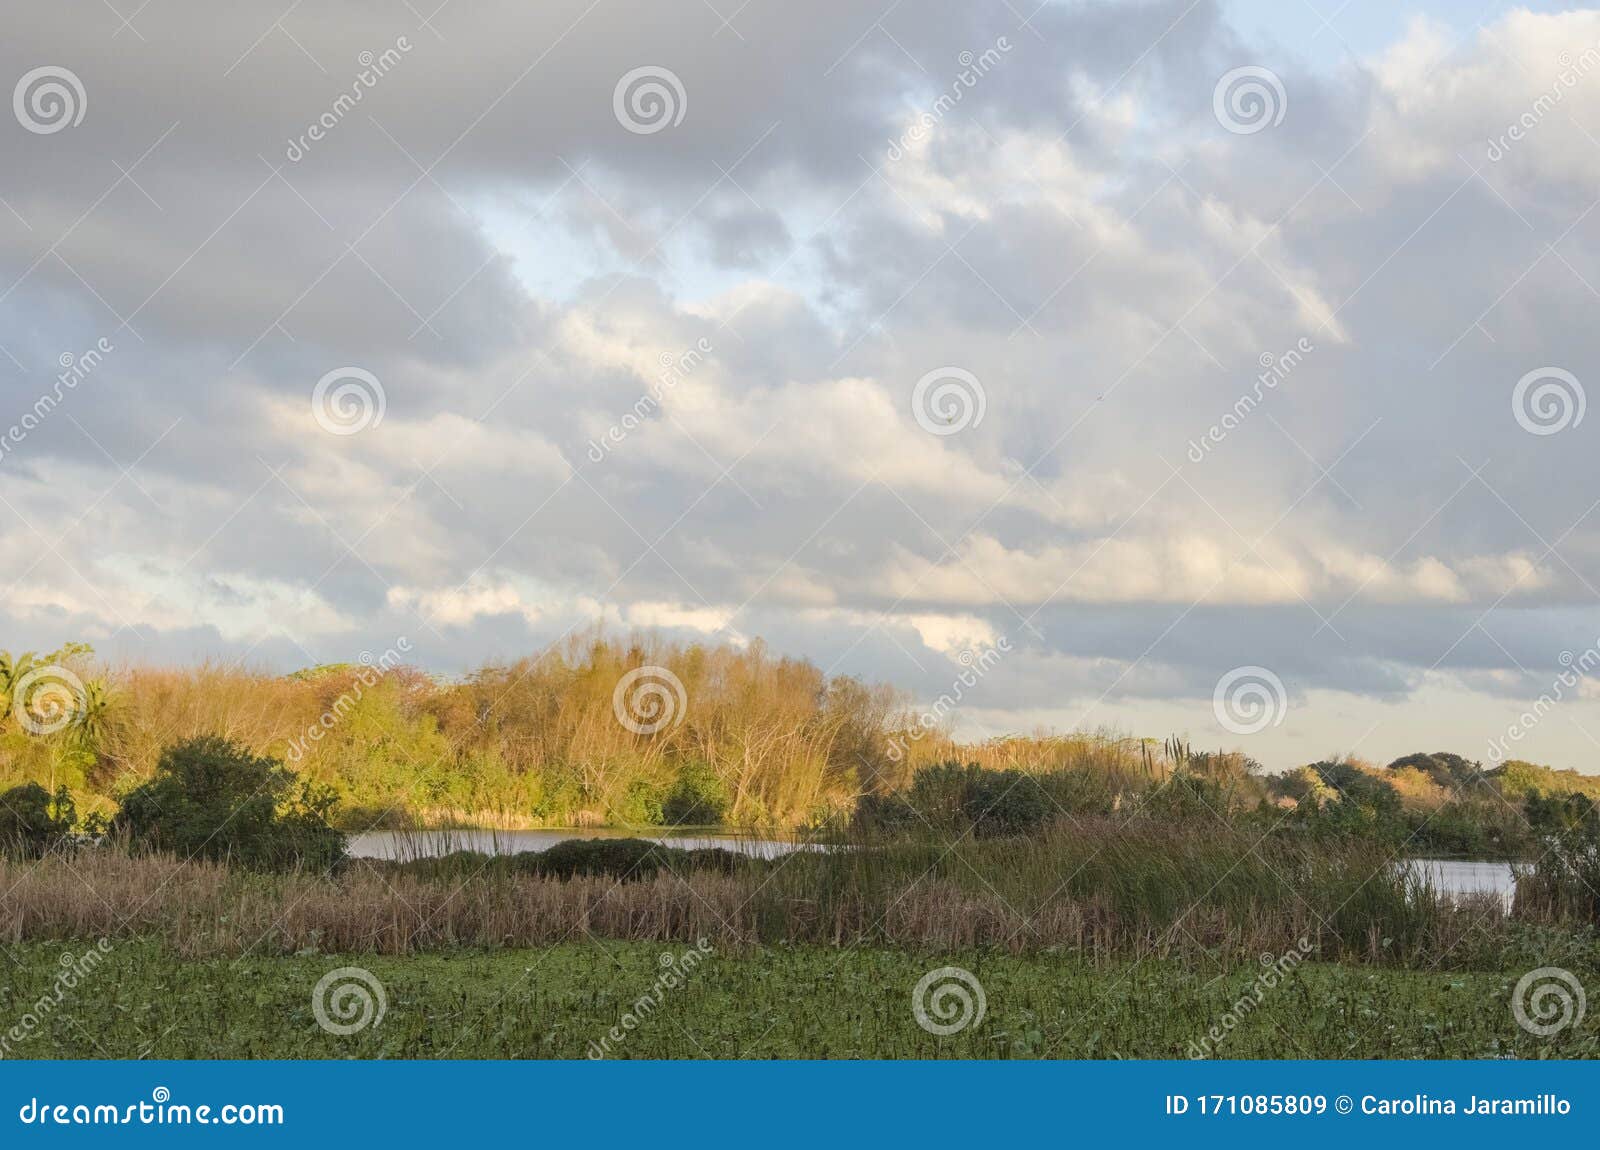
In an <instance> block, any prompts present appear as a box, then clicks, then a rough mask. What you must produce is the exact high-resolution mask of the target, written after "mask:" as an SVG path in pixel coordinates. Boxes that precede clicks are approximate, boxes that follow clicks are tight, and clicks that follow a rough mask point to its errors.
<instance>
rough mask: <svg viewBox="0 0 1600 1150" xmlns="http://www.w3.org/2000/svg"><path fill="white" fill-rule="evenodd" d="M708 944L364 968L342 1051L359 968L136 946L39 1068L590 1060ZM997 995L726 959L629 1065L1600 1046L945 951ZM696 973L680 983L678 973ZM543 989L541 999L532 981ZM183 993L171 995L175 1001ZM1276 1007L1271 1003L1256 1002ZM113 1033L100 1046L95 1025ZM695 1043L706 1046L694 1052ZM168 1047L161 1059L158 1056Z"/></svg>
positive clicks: (1413, 978)
mask: <svg viewBox="0 0 1600 1150" xmlns="http://www.w3.org/2000/svg"><path fill="white" fill-rule="evenodd" d="M691 946H692V944H679V945H677V946H674V947H670V948H668V947H666V946H663V944H662V943H660V942H654V941H641V942H633V943H627V942H621V943H619V942H607V943H605V944H604V946H603V949H602V947H601V946H600V945H597V944H595V943H590V942H584V941H569V942H566V943H563V944H560V945H552V946H545V947H541V948H538V949H523V950H498V951H473V950H468V951H455V952H451V953H446V954H437V955H409V956H404V957H396V956H393V955H384V954H362V955H360V956H359V958H358V959H352V960H351V961H353V962H354V964H355V965H359V966H361V967H363V968H364V969H367V970H370V971H371V973H372V975H373V977H375V978H376V979H377V980H378V981H379V982H380V983H381V984H382V985H383V986H384V987H385V988H386V992H387V994H386V997H387V1010H386V1012H385V1014H384V1016H383V1020H382V1023H381V1024H380V1025H372V1026H366V1027H364V1028H362V1029H360V1030H358V1031H357V1032H356V1033H353V1034H343V1035H340V1034H330V1033H328V1032H327V1031H326V1030H325V1029H323V1028H322V1027H319V1026H317V1025H316V1023H315V1020H314V1018H313V1014H312V1001H311V998H310V996H309V995H308V993H307V987H309V986H312V985H314V984H315V983H316V981H317V980H318V979H319V978H320V977H321V976H322V975H324V974H325V973H326V972H327V971H328V969H329V968H330V967H332V966H334V965H336V964H338V963H342V962H344V961H346V960H345V959H344V958H342V957H340V958H337V959H336V958H335V957H334V956H332V955H326V954H322V953H317V952H313V953H307V954H301V955H292V954H285V955H263V954H260V953H254V954H251V955H248V956H246V957H243V958H239V959H233V958H219V959H211V960H200V959H194V958H185V957H183V956H182V955H180V954H179V953H178V952H176V951H174V950H172V949H169V948H165V947H162V946H161V945H160V944H158V943H156V942H153V941H148V940H140V941H130V942H126V943H123V944H121V945H119V947H118V950H117V957H116V974H115V976H114V977H113V976H110V975H109V974H106V975H103V976H101V975H97V976H93V977H89V978H86V979H84V980H82V983H81V984H80V985H79V987H78V988H77V989H76V990H74V992H73V1004H74V1009H73V1010H71V1011H54V1012H51V1013H49V1014H47V1015H44V1016H42V1017H41V1020H40V1026H39V1027H38V1029H37V1030H36V1031H34V1032H32V1033H31V1034H30V1035H29V1037H28V1038H27V1040H26V1042H25V1043H19V1044H18V1045H17V1047H16V1052H15V1053H16V1056H17V1057H25V1058H40V1059H46V1058H48V1059H57V1058H79V1059H84V1058H104V1057H113V1058H130V1059H131V1058H137V1057H140V1056H143V1055H146V1054H150V1055H153V1056H155V1057H160V1058H292V1059H319V1058H352V1057H353V1058H366V1059H375V1058H440V1057H451V1058H569V1059H571V1058H584V1057H586V1055H587V1054H588V1053H589V1044H590V1043H591V1042H592V1041H593V1040H594V1039H595V1038H597V1037H600V1036H603V1035H605V1034H606V1033H607V1032H608V1031H610V1030H611V1028H613V1027H615V1026H617V1025H618V1022H619V1019H620V1018H621V1017H622V1016H623V1015H624V1014H625V1013H627V1012H628V1011H629V1010H630V1009H631V1008H632V1007H633V1006H634V1004H635V1003H636V1002H637V1000H638V998H639V995H640V992H641V990H642V989H643V988H647V987H650V986H652V985H653V984H654V983H655V981H656V979H657V978H658V977H659V976H660V974H661V971H662V966H661V958H662V956H663V955H664V954H671V955H674V956H678V955H681V954H683V953H684V952H685V951H687V950H688V949H690V947H691ZM11 949H12V951H13V954H14V958H15V959H16V962H17V965H16V966H14V967H10V968H9V973H8V975H7V977H6V979H5V984H4V985H3V986H0V1013H4V1014H6V1015H8V1016H12V1017H15V1016H18V1015H20V1014H21V1013H22V1012H23V1011H24V1010H25V1009H26V1007H27V1004H29V1003H31V1002H34V1001H36V1000H37V999H38V998H39V997H40V996H41V995H44V994H48V993H49V992H50V990H51V987H52V985H53V984H54V982H55V980H56V979H57V978H58V977H59V973H60V966H59V964H58V962H57V959H58V958H59V957H60V954H61V949H62V948H61V945H60V944H58V943H51V944H40V943H23V944H20V945H13V946H12V947H11ZM940 961H941V962H945V963H948V964H949V965H952V966H958V967H961V968H962V969H965V970H969V971H971V972H972V974H973V975H974V976H975V977H976V978H977V979H978V981H979V982H980V984H981V985H982V986H983V988H984V990H985V997H986V1000H987V1001H986V1013H985V1017H984V1019H983V1021H982V1022H981V1023H979V1024H975V1025H969V1026H966V1027H965V1028H963V1029H961V1030H959V1031H958V1032H957V1033H955V1034H950V1035H936V1034H931V1033H929V1032H928V1031H926V1030H924V1029H923V1028H922V1027H921V1026H919V1025H918V1024H917V1021H916V1018H915V1016H914V1015H913V1013H912V1011H911V1010H910V1009H909V1008H908V1004H907V1001H906V994H907V989H906V988H907V987H911V986H914V985H915V984H916V983H917V980H918V979H919V978H921V977H922V975H923V974H925V973H926V972H927V970H928V968H929V965H930V962H929V959H928V958H927V956H925V955H921V954H917V953H912V952H906V951H899V950H891V949H883V948H871V947H854V948H848V949H843V950H840V949H835V948H830V947H821V946H805V947H793V948H790V947H784V948H777V949H771V950H760V951H755V952H752V953H740V952H730V951H726V950H724V949H723V948H721V947H718V948H717V949H716V951H715V952H714V953H713V954H712V955H710V956H707V957H706V958H705V959H704V961H702V962H700V963H699V964H698V965H697V966H695V967H694V969H693V970H692V971H689V972H688V973H686V974H685V975H684V976H683V985H682V986H681V987H679V988H678V989H676V990H673V991H671V992H669V993H670V995H671V997H670V1000H669V1009H670V1010H671V1013H672V1019H673V1021H672V1022H671V1023H667V1022H666V1021H665V1020H664V1019H656V1020H655V1024H654V1025H642V1026H639V1027H637V1028H636V1029H630V1030H629V1031H628V1033H627V1036H626V1038H625V1040H624V1041H622V1042H620V1043H616V1044H614V1047H613V1049H612V1050H611V1051H610V1054H611V1056H612V1057H616V1058H636V1059H679V1058H690V1057H694V1058H700V1057H710V1058H840V1059H846V1058H901V1059H919V1058H938V1059H945V1058H1039V1057H1050V1058H1113V1057H1119V1058H1162V1059H1182V1058H1185V1057H1187V1055H1188V1053H1189V1051H1190V1050H1191V1048H1192V1046H1193V1044H1194V1042H1195V1039H1196V1038H1197V1037H1199V1036H1202V1035H1204V1034H1206V1032H1207V1031H1208V1029H1209V1028H1211V1027H1213V1026H1215V1025H1216V1024H1217V1020H1218V1019H1221V1018H1223V1017H1225V1016H1231V1014H1232V1013H1233V1012H1234V1011H1236V1009H1237V1003H1238V1002H1239V1001H1240V1000H1241V999H1250V1000H1251V1001H1252V1003H1254V1005H1253V1008H1252V1010H1251V1013H1250V1017H1249V1018H1248V1020H1246V1021H1245V1024H1244V1025H1241V1026H1239V1027H1237V1029H1231V1030H1230V1033H1229V1035H1228V1037H1227V1039H1226V1040H1225V1041H1223V1042H1221V1043H1220V1044H1219V1045H1218V1046H1217V1047H1216V1050H1215V1054H1214V1056H1215V1057H1218V1058H1230V1059H1232V1058H1251V1059H1263V1058H1265V1059H1281V1058H1326V1059H1345V1058H1505V1057H1523V1058H1585V1057H1594V1056H1595V1055H1596V1054H1597V1053H1600V1045H1597V1043H1600V1040H1597V1037H1596V1031H1595V1028H1594V1027H1593V1026H1571V1027H1567V1028H1565V1029H1563V1030H1561V1031H1560V1032H1559V1033H1557V1034H1555V1035H1552V1036H1550V1037H1540V1036H1537V1035H1533V1034H1529V1033H1528V1032H1526V1031H1524V1030H1523V1029H1522V1028H1521V1027H1519V1026H1518V1025H1517V1022H1516V1019H1515V1018H1514V1017H1513V1015H1512V1013H1511V1011H1510V1010H1509V1009H1507V1006H1506V1003H1507V1001H1508V1000H1509V998H1510V995H1511V990H1512V987H1513V986H1514V985H1515V984H1516V981H1517V978H1518V977H1519V975H1520V974H1521V973H1522V972H1523V970H1525V969H1526V967H1521V966H1513V965H1508V966H1504V967H1495V968H1492V969H1489V970H1479V971H1468V972H1459V971H1426V970H1425V971H1400V970H1386V971H1377V972H1374V971H1372V970H1369V969H1364V968H1350V967H1344V966H1338V965H1332V964H1321V963H1313V962H1307V963H1304V964H1302V965H1300V966H1298V967H1296V968H1294V969H1293V970H1292V971H1290V972H1288V974H1287V975H1286V976H1285V977H1284V978H1283V980H1282V981H1281V982H1280V983H1278V985H1277V986H1276V987H1274V988H1273V989H1272V990H1271V991H1269V992H1268V993H1266V994H1258V991H1257V989H1256V988H1257V987H1258V985H1259V978H1260V969H1261V968H1260V967H1259V966H1257V965H1256V964H1255V963H1254V962H1252V963H1251V964H1249V965H1248V966H1245V967H1241V968H1236V969H1234V970H1232V971H1229V972H1224V973H1220V974H1219V973H1217V972H1215V971H1213V970H1212V969H1211V968H1210V967H1206V968H1205V969H1204V970H1203V971H1201V972H1198V973H1197V972H1196V971H1195V970H1194V969H1193V968H1192V967H1190V966H1189V965H1187V964H1185V963H1182V962H1178V961H1175V960H1171V959H1161V958H1159V957H1150V958H1148V959H1143V960H1141V961H1138V962H1135V961H1132V960H1129V961H1127V962H1125V963H1122V964H1119V965H1113V966H1108V967H1100V966H1095V965H1093V964H1089V963H1085V962H1083V961H1081V960H1080V959H1077V958H1074V957H1073V956H1070V955H1061V954H1025V955H1016V954H1007V953H995V952H993V951H978V950H971V949H961V950H951V951H941V952H940ZM680 969H681V968H680ZM530 970H531V971H537V972H538V973H537V979H536V982H535V983H534V984H533V986H532V988H531V989H530V985H529V974H528V972H529V971H530ZM175 986H181V987H183V988H184V990H185V992H184V993H182V994H174V993H172V991H171V988H172V987H175ZM1257 999H1259V1001H1257ZM83 1017H92V1018H94V1019H96V1020H97V1024H96V1026H95V1027H94V1028H93V1031H92V1033H91V1032H90V1031H89V1030H88V1029H86V1028H85V1027H84V1026H83V1025H82V1024H81V1022H79V1021H78V1020H79V1019H80V1018H83ZM685 1034H689V1035H693V1036H694V1041H693V1043H688V1042H685V1040H684V1035H685ZM152 1041H154V1042H155V1043H156V1045H155V1046H154V1048H153V1049H152V1047H151V1043H152Z"/></svg>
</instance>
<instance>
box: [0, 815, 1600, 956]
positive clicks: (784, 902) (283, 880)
mask: <svg viewBox="0 0 1600 1150" xmlns="http://www.w3.org/2000/svg"><path fill="white" fill-rule="evenodd" d="M456 862H457V864H458V865H457V869H456V870H455V871H454V872H442V871H440V870H439V869H438V868H437V867H434V868H425V867H418V866H417V865H416V864H407V863H384V862H370V861H361V862H357V863H353V864H351V865H350V866H349V867H347V868H346V869H344V870H343V871H342V872H341V873H339V874H337V875H334V876H328V875H315V874H306V873H300V874H288V875H260V874H249V873H245V872H242V871H238V870H233V869H230V868H228V867H227V866H225V865H222V864H217V863H202V862H188V863H180V862H178V861H176V860H173V859H171V858H162V857H142V858H141V857H129V856H127V855H125V854H122V853H120V852H118V851H115V850H107V849H102V850H88V851H83V852H80V853H78V854H76V855H72V856H53V857H50V858H47V859H44V860H42V861H39V862H33V863H26V862H0V892H4V893H3V894H0V938H3V939H10V940H12V941H15V942H24V941H40V940H68V939H98V938H111V939H126V938H134V937H139V938H148V939H153V940H156V941H159V942H160V943H162V944H164V945H165V946H167V947H169V948H171V949H172V950H174V951H175V952H177V953H178V954H180V955H183V956H187V957H203V956H224V955H241V954H250V953H253V954H258V955H270V954H294V953H304V952H340V953H345V952H348V953H374V954H385V955H404V954H413V953H420V952H432V951H449V950H452V949H456V948H463V947H487V948H505V947H537V946H546V945H550V944H554V943H559V942H563V941H577V940H583V939H586V938H595V939H616V940H627V941H638V942H646V941H648V942H662V943H666V942H694V941H697V940H699V939H707V940H710V941H711V942H712V943H714V944H715V945H717V946H718V947H719V948H721V949H724V950H727V951H733V952H738V951H742V950H749V949H752V948H758V947H764V946H778V945H788V944H809V945H823V946H830V947H850V946H854V945H858V944H868V945H875V946H890V947H895V948H900V949H911V950H919V951H943V950H949V949H953V948H961V949H968V948H984V949H992V950H996V951H1004V952H1010V953H1019V954H1020V953H1032V952H1040V951H1063V952H1070V953H1072V954H1074V955H1076V956H1079V957H1080V958H1082V959H1084V960H1087V961H1090V962H1094V963H1114V962H1119V961H1125V960H1127V959H1129V958H1144V957H1150V956H1155V957H1164V958H1165V957H1175V958H1192V959H1203V960H1204V961H1207V962H1218V963H1222V964H1224V965H1228V966H1233V965H1238V964H1243V963H1253V962H1256V961H1258V960H1259V956H1261V955H1263V954H1271V955H1280V954H1284V953H1287V952H1289V951H1290V950H1291V949H1297V948H1299V949H1306V948H1309V949H1308V950H1307V953H1308V955H1309V956H1310V957H1314V958H1317V959H1322V960H1329V961H1344V962H1361V963H1373V964H1381V965H1396V966H1431V965H1438V966H1440V967H1443V968H1454V967H1458V966H1471V965H1473V964H1474V963H1475V962H1480V961H1482V957H1481V956H1482V955H1483V954H1484V953H1485V949H1486V948H1488V949H1490V950H1493V951H1494V952H1495V953H1497V954H1505V953H1507V947H1508V946H1511V942H1509V941H1508V940H1511V939H1512V938H1513V936H1514V935H1515V933H1516V932H1517V931H1520V930H1522V929H1523V926H1522V924H1519V923H1517V922H1515V921H1514V920H1512V919H1511V917H1510V916H1508V914H1507V912H1506V909H1505V907H1504V906H1503V905H1502V904H1501V903H1500V901H1499V900H1498V899H1494V898H1488V899H1469V900H1459V899H1458V900H1452V899H1448V898H1445V897H1442V896H1440V895H1439V894H1438V893H1437V892H1435V891H1433V890H1431V889H1430V888H1428V887H1427V885H1426V884H1425V883H1423V882H1421V881H1420V880H1418V879H1417V878H1416V877H1414V876H1409V875H1407V874H1405V873H1404V872H1402V871H1401V870H1399V869H1398V868H1396V867H1394V866H1393V865H1391V864H1390V863H1389V862H1388V861H1387V860H1386V859H1384V858H1383V857H1381V856H1379V855H1376V854H1375V853H1374V852H1372V851H1370V850H1365V849H1362V848H1359V847H1352V848H1349V849H1338V850H1332V849H1328V848H1326V847H1318V848H1316V849H1314V850H1313V849H1309V848H1304V847H1297V846H1294V845H1292V844H1283V843H1265V842H1263V843H1256V844H1251V843H1249V842H1248V841H1247V840H1243V839H1240V840H1237V841H1235V840H1234V839H1233V838H1232V837H1231V836H1230V834H1229V832H1227V831H1226V830H1219V829H1217V828H1212V829H1210V830H1207V829H1204V828H1183V827H1179V828H1173V827H1162V826H1159V825H1146V826H1137V827H1118V826H1116V825H1115V824H1112V823H1111V822H1109V821H1107V822H1106V823H1105V824H1103V825H1093V826H1091V825H1082V826H1078V827H1073V828H1070V829H1066V828H1063V829H1058V830H1055V831H1052V832H1049V833H1046V834H1042V835H1038V836H1033V837H1030V838H1026V839H1003V840H978V841H973V840H970V839H969V840H962V841H958V842H956V843H955V844H945V843H936V842H932V841H930V842H926V843H899V844H895V845H889V844H876V845H868V844H862V843H857V844H855V845H854V846H853V847H851V848H850V849H834V850H828V851H816V852H805V853H801V854H797V855H793V856H790V857H788V858H785V859H779V860H773V861H752V862H751V863H749V864H748V865H745V866H743V867H741V868H740V869H738V870H736V871H735V872H734V873H731V874H728V873H721V872H718V871H715V870H709V869H708V870H696V871H692V872H687V873H673V872H672V871H670V870H666V871H662V872H659V873H657V874H656V875H654V876H653V877H650V878H648V879H644V880H638V881H632V880H618V879H616V878H611V877H579V878H571V879H556V878H549V877H541V876H537V875H530V874H526V873H518V872H517V871H516V870H514V869H512V868H509V867H506V866H504V865H498V864H497V863H496V862H495V860H491V859H489V858H487V857H484V856H478V857H476V858H474V857H462V856H458V857H457V860H456ZM1585 931H1587V928H1584V930H1583V931H1578V930H1576V929H1575V930H1574V931H1569V932H1567V933H1565V934H1563V935H1562V938H1563V939H1564V940H1565V941H1563V943H1562V946H1563V947H1565V948H1566V949H1567V950H1569V951H1573V952H1574V953H1575V954H1576V955H1577V957H1575V958H1572V959H1570V960H1571V961H1574V962H1578V963H1580V964H1582V963H1584V962H1588V961H1590V960H1589V959H1588V958H1586V957H1585V956H1587V955H1590V954H1591V953H1592V951H1593V946H1592V940H1591V936H1592V932H1588V933H1585ZM1302 940H1304V941H1303V942H1302ZM1546 949H1548V947H1547V948H1546Z"/></svg>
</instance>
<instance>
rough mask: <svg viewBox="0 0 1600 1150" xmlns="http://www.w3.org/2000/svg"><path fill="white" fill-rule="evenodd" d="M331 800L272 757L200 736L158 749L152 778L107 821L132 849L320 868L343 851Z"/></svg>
mask: <svg viewBox="0 0 1600 1150" xmlns="http://www.w3.org/2000/svg"><path fill="white" fill-rule="evenodd" d="M333 805H334V798H333V795H332V792H331V791H328V790H326V789H325V788H317V787H314V786H312V785H311V784H310V783H305V782H302V781H301V780H300V779H299V778H298V777H297V776H296V775H295V774H294V772H293V771H290V770H289V769H288V768H287V767H285V766H284V765H283V764H282V763H281V762H279V761H278V760H277V759H271V758H265V757H257V756H256V755H254V754H252V753H251V752H250V751H249V750H248V749H247V748H245V747H242V746H240V745H238V744H236V743H232V742H229V741H228V740H226V739H221V738H217V737H215V736H206V737H203V738H198V739H190V740H188V741H186V742H182V743H178V744H177V745H175V746H172V747H169V748H168V749H167V750H166V751H164V752H163V753H162V755H161V760H160V762H159V763H157V765H156V773H155V777H154V778H152V779H151V780H150V781H149V782H147V783H144V784H142V785H140V786H138V787H135V788H134V789H133V790H132V791H130V792H129V793H128V795H127V797H126V798H125V799H123V801H122V807H121V809H120V810H119V811H118V812H117V815H116V818H115V819H113V820H112V824H111V825H112V829H113V831H115V832H120V833H123V834H126V835H127V837H128V839H129V842H130V844H131V845H132V846H133V847H134V848H135V849H139V850H146V851H168V852H171V853H173V854H176V855H178V856H179V857H180V858H195V857H200V858H208V859H226V860H229V861H232V862H236V863H239V864H241V865H243V866H246V867H251V868H254V869H258V870H289V869H293V868H295V867H301V866H303V867H307V868H314V869H317V870H323V869H328V868H332V867H334V866H337V865H338V864H339V863H341V862H343V861H344V857H345V844H344V836H343V835H342V834H341V833H339V832H338V831H336V830H334V829H333V827H332V826H330V825H329V822H328V815H329V813H330V812H331V810H332V808H333Z"/></svg>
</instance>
